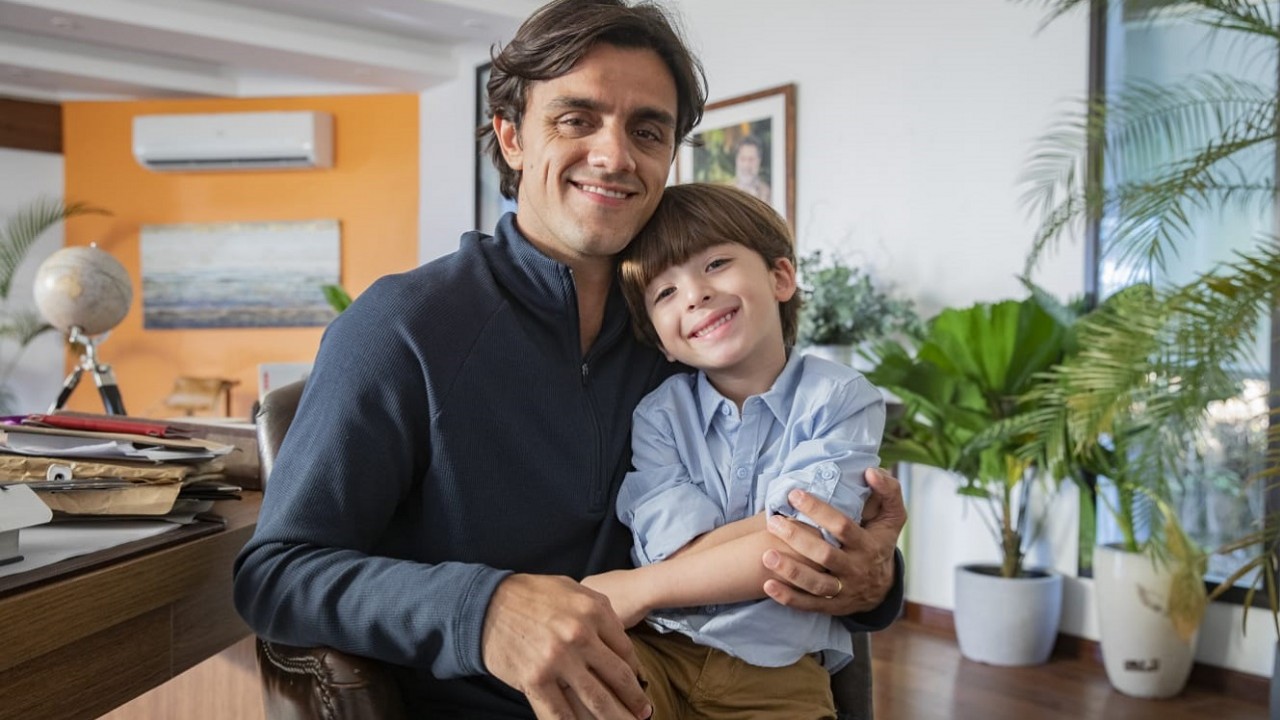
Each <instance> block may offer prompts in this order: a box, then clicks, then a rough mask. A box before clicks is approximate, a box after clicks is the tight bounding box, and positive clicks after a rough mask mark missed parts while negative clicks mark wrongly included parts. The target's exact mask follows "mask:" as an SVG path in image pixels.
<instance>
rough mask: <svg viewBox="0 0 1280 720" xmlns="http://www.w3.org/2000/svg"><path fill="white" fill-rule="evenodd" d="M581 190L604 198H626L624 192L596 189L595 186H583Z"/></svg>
mask: <svg viewBox="0 0 1280 720" xmlns="http://www.w3.org/2000/svg"><path fill="white" fill-rule="evenodd" d="M582 189H583V190H586V191H587V192H590V193H596V194H597V195H604V196H605V197H611V198H618V199H620V200H621V199H623V198H625V197H626V196H627V194H626V193H624V192H618V191H617V190H606V189H605V188H602V187H597V186H595V185H583V186H582Z"/></svg>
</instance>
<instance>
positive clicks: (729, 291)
mask: <svg viewBox="0 0 1280 720" xmlns="http://www.w3.org/2000/svg"><path fill="white" fill-rule="evenodd" d="M795 292H796V270H795V266H794V265H792V263H791V261H790V260H787V259H786V258H778V259H777V260H774V261H773V263H772V264H771V265H770V264H766V263H765V260H764V258H763V257H761V256H760V254H759V253H757V252H756V251H754V250H752V249H750V248H748V247H745V246H743V245H738V244H737V243H723V244H720V245H713V246H711V247H709V248H707V249H706V250H703V251H701V252H699V253H695V254H694V255H693V256H692V257H690V258H689V259H688V260H686V261H685V262H684V263H681V264H679V265H674V266H672V267H669V268H667V269H666V270H665V271H663V272H662V273H661V274H659V275H658V276H657V277H655V278H654V279H653V280H652V281H651V282H650V283H649V285H648V287H647V288H646V289H645V302H644V304H645V309H646V310H647V311H648V313H649V319H650V321H651V322H652V323H653V327H654V330H656V331H657V334H658V340H659V341H660V342H661V343H662V351H663V353H664V354H665V355H666V356H667V359H669V360H676V361H679V362H682V363H684V364H686V365H689V366H690V367H695V368H698V369H700V370H704V371H706V372H707V373H708V374H709V375H711V376H712V379H713V380H714V379H715V377H716V376H717V375H718V374H732V375H734V376H742V377H744V378H745V377H747V376H749V375H751V374H753V373H761V374H762V375H765V376H767V378H766V379H767V380H768V382H769V384H772V381H773V379H774V376H776V375H777V373H778V372H779V371H780V370H781V369H782V365H784V364H785V363H786V348H785V345H784V343H783V339H782V318H781V316H780V314H779V312H778V304H779V303H782V302H786V301H787V300H790V299H791V296H792V295H794V294H795ZM766 387H768V386H767V385H766Z"/></svg>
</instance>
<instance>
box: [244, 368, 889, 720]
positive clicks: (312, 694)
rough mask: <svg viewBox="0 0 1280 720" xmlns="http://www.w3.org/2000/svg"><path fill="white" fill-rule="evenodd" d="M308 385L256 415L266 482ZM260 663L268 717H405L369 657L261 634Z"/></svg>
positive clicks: (847, 681)
mask: <svg viewBox="0 0 1280 720" xmlns="http://www.w3.org/2000/svg"><path fill="white" fill-rule="evenodd" d="M303 383H304V381H301V380H300V381H298V382H294V383H290V384H288V385H282V386H280V387H279V388H276V389H275V390H272V391H271V392H269V393H267V395H266V397H264V398H263V399H262V405H261V407H260V408H259V409H258V412H257V415H256V416H255V420H256V422H257V425H258V454H259V457H260V460H261V465H262V481H263V486H264V487H265V486H266V482H267V478H268V477H269V476H270V474H271V468H272V466H273V465H274V464H275V459H276V454H277V453H278V452H279V451H280V444H281V443H282V442H284V436H285V433H286V432H288V430H289V425H290V423H292V422H293V417H294V415H295V414H296V413H297V410H298V401H299V400H301V399H302V388H303ZM853 651H854V659H853V662H851V663H849V665H848V666H846V667H845V668H843V669H842V670H840V672H838V673H836V674H835V675H832V676H831V691H832V694H833V695H834V696H835V701H836V707H837V708H839V710H840V718H841V720H872V718H873V716H874V714H873V705H872V693H871V639H870V637H869V635H868V634H867V633H854V636H853ZM258 666H259V669H260V670H261V673H262V681H263V695H264V700H265V703H266V706H267V718H268V720H292V719H293V718H299V719H301V718H316V717H319V718H324V719H325V720H347V719H348V718H351V719H353V720H354V719H355V718H380V719H390V718H400V717H403V716H404V712H405V709H404V703H403V701H402V700H401V698H400V692H399V688H398V687H397V685H396V683H395V680H394V679H393V678H392V677H391V673H390V671H389V670H388V669H387V668H386V667H385V666H383V665H381V664H380V663H378V662H376V661H373V660H370V659H368V658H361V657H355V656H352V655H346V654H344V653H341V652H338V651H336V650H332V649H330V648H296V647H291V646H287V645H281V644H279V643H272V642H268V641H266V640H262V639H261V638H259V640H258Z"/></svg>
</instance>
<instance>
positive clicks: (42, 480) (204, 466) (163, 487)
mask: <svg viewBox="0 0 1280 720" xmlns="http://www.w3.org/2000/svg"><path fill="white" fill-rule="evenodd" d="M54 417H56V416H54ZM78 417H88V416H84V415H81V416H78ZM48 419H49V417H48V416H41V418H40V420H38V421H37V422H42V421H47V420H48ZM90 419H92V418H90ZM108 419H110V418H108ZM233 449H234V448H233V447H232V446H231V445H226V444H223V443H216V442H211V441H209V440H201V439H189V438H184V437H172V436H163V437H157V436H149V435H143V434H137V433H122V432H102V431H92V430H83V429H68V428H53V427H43V426H37V425H28V424H25V423H23V424H8V425H4V426H0V484H8V483H21V484H24V485H28V486H30V487H31V489H33V490H35V491H36V492H37V493H38V494H39V496H40V499H41V500H42V501H43V502H44V503H45V504H47V505H48V506H49V507H50V508H51V509H52V510H53V512H54V513H56V514H58V515H59V516H68V515H72V516H111V517H119V516H140V515H141V516H153V517H159V516H173V518H174V519H175V520H176V521H181V520H182V519H184V518H185V519H187V520H188V521H189V519H190V518H189V517H188V516H190V515H193V514H195V513H198V512H202V511H203V510H205V509H207V506H208V504H210V503H211V502H212V501H213V500H215V499H222V498H236V497H239V492H240V488H239V487H238V486H235V485H230V484H227V483H225V482H222V481H223V479H224V478H225V474H224V465H223V461H222V458H223V457H224V456H225V455H227V454H228V453H230V452H231V451H232V450H233Z"/></svg>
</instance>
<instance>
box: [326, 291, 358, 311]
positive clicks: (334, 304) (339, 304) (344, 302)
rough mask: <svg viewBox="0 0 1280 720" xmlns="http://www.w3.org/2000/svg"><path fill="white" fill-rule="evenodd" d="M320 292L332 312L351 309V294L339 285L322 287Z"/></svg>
mask: <svg viewBox="0 0 1280 720" xmlns="http://www.w3.org/2000/svg"><path fill="white" fill-rule="evenodd" d="M320 291H321V292H323V293H324V299H325V301H326V302H328V303H329V307H331V308H333V309H334V312H342V311H343V310H346V309H347V308H349V307H351V294H350V293H348V292H347V291H346V289H345V288H343V287H342V286H341V285H322V286H320Z"/></svg>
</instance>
